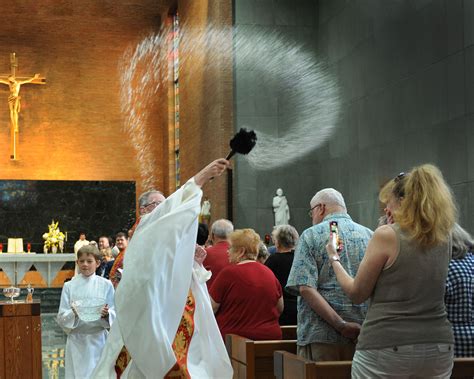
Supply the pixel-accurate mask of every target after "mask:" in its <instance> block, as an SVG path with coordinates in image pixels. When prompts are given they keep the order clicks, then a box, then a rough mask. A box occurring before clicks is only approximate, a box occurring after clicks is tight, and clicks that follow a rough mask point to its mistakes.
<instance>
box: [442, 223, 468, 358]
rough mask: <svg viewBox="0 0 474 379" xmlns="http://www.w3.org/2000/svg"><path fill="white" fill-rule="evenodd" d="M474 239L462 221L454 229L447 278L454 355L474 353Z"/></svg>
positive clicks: (463, 355)
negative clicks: (461, 225) (462, 225)
mask: <svg viewBox="0 0 474 379" xmlns="http://www.w3.org/2000/svg"><path fill="white" fill-rule="evenodd" d="M473 247H474V240H473V239H472V237H471V236H470V234H469V233H468V232H466V231H465V230H464V229H463V228H461V227H460V226H459V225H458V224H456V225H455V226H454V229H453V259H451V262H449V271H448V280H447V281H446V294H445V296H444V300H445V302H446V310H447V312H448V320H449V321H451V324H452V325H453V332H454V356H455V357H474V293H473V291H472V289H473V283H474V254H473V253H472V252H473Z"/></svg>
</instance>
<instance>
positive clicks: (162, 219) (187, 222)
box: [93, 179, 233, 379]
mask: <svg viewBox="0 0 474 379" xmlns="http://www.w3.org/2000/svg"><path fill="white" fill-rule="evenodd" d="M201 196H202V191H201V190H200V188H199V187H198V186H197V185H196V184H195V183H194V180H193V179H191V180H190V181H188V182H187V183H186V184H185V185H184V186H183V187H182V188H181V189H179V190H178V191H176V192H175V193H174V194H172V195H171V196H170V197H168V198H167V199H166V200H165V201H164V202H163V203H161V204H160V205H159V206H158V207H157V208H156V209H155V210H154V211H153V212H151V213H150V214H148V215H145V216H143V217H142V219H141V221H140V223H139V225H138V227H137V229H136V230H135V233H134V235H133V238H132V239H131V241H130V244H129V246H128V248H127V253H126V254H125V260H124V270H123V275H122V280H121V282H120V284H119V286H118V287H117V291H116V295H115V303H116V309H117V321H116V322H115V324H114V325H113V327H112V329H111V333H110V335H109V339H108V341H107V344H106V347H105V349H104V351H103V354H102V356H101V359H100V361H99V364H98V365H97V367H96V370H95V371H94V373H93V377H94V378H114V377H115V371H114V365H115V361H116V359H117V357H118V355H119V353H120V350H121V348H122V346H124V345H125V346H126V348H127V350H128V351H129V353H130V355H131V357H132V362H131V363H130V364H129V365H128V367H127V370H126V371H125V373H124V375H123V377H125V378H126V377H129V378H163V377H164V376H165V375H166V373H168V371H169V370H170V369H171V367H173V365H174V364H175V362H176V358H175V355H174V352H173V349H172V343H173V340H174V337H175V334H176V331H177V329H178V326H179V323H180V321H181V316H182V314H183V311H184V306H185V303H186V299H187V295H188V291H189V289H190V288H191V290H192V292H193V295H194V298H195V301H196V310H195V313H194V322H195V325H194V334H193V337H192V339H191V345H190V350H189V354H188V370H189V373H190V375H191V377H192V378H206V379H208V378H219V379H225V378H232V373H233V371H232V366H231V364H230V361H229V358H228V355H227V352H226V350H225V346H224V343H223V341H222V337H221V335H220V332H219V329H218V326H217V322H216V320H215V318H214V313H213V311H212V306H211V303H210V298H209V294H208V292H207V287H206V284H205V280H206V279H205V273H204V274H203V272H202V270H203V269H201V268H200V266H198V265H195V266H194V270H193V265H194V249H195V243H196V236H197V226H198V224H197V218H198V214H199V211H200V201H201Z"/></svg>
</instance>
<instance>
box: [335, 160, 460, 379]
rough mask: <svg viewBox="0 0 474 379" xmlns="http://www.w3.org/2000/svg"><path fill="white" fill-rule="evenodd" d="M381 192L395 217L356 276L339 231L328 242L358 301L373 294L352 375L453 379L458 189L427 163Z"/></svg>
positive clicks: (371, 245)
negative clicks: (450, 279) (451, 313)
mask: <svg viewBox="0 0 474 379" xmlns="http://www.w3.org/2000/svg"><path fill="white" fill-rule="evenodd" d="M379 198H380V200H381V201H382V202H383V203H385V204H387V207H386V213H387V217H388V222H389V223H390V222H392V221H393V222H394V223H391V224H389V225H383V226H380V227H379V228H378V229H377V230H376V231H375V233H374V235H373V237H372V239H371V240H370V242H369V244H368V246H367V250H366V253H365V256H364V258H363V260H362V262H361V264H360V266H359V270H358V271H357V275H356V277H355V278H352V277H351V276H349V275H348V274H347V272H346V271H345V270H344V268H343V266H342V265H341V262H340V260H339V253H338V252H337V251H336V249H335V246H334V245H335V243H334V239H333V238H332V237H333V236H331V242H330V243H328V245H327V246H326V249H327V251H328V256H329V259H330V261H331V266H332V269H333V270H334V273H335V275H336V277H337V280H338V282H339V284H340V285H341V287H342V289H343V290H344V292H345V293H346V294H347V295H348V296H349V297H350V298H351V299H352V301H353V302H354V303H356V304H357V303H362V302H364V301H365V300H367V299H368V298H369V297H370V298H371V301H370V305H369V309H368V312H367V317H366V319H365V321H364V323H363V325H362V329H361V332H360V335H359V339H358V342H357V347H356V353H355V355H354V359H353V363H352V377H353V378H375V377H377V378H388V377H397V378H411V377H423V378H428V377H430V378H431V377H437V378H449V376H450V374H451V370H452V368H453V349H454V347H453V343H454V338H453V331H452V328H451V325H450V323H449V321H448V318H447V314H446V307H445V304H444V291H445V284H446V278H447V275H448V266H449V260H450V257H451V243H450V233H451V230H452V228H453V226H454V222H455V219H456V207H455V205H454V200H453V197H452V194H451V190H450V189H449V187H448V185H447V184H446V182H445V181H444V179H443V176H442V174H441V172H440V171H439V170H438V169H437V168H436V167H435V166H433V165H422V166H418V167H415V168H413V170H412V171H411V172H410V173H408V174H400V175H398V176H397V177H396V178H394V179H393V180H391V181H390V182H389V183H387V185H386V186H385V187H384V188H383V189H382V191H381V193H380V196H379ZM341 253H347V254H350V252H345V251H344V249H343V251H342V252H341Z"/></svg>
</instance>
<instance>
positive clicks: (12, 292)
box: [3, 286, 20, 304]
mask: <svg viewBox="0 0 474 379" xmlns="http://www.w3.org/2000/svg"><path fill="white" fill-rule="evenodd" d="M3 295H4V296H5V297H9V298H10V300H11V303H12V304H13V303H15V300H13V299H14V298H15V297H18V296H20V289H19V288H17V287H13V286H11V287H7V288H4V289H3Z"/></svg>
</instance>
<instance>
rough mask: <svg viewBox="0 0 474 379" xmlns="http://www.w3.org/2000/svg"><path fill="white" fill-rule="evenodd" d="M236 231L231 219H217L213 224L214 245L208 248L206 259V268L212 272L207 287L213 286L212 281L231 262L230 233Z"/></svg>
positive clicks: (212, 240)
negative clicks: (229, 251)
mask: <svg viewBox="0 0 474 379" xmlns="http://www.w3.org/2000/svg"><path fill="white" fill-rule="evenodd" d="M233 231H234V225H232V223H231V222H230V221H229V220H226V219H220V220H216V221H214V222H213V223H212V225H211V235H210V240H211V242H212V246H209V247H207V248H206V252H207V257H206V259H205V260H204V268H205V269H206V270H208V271H210V272H211V273H212V276H211V278H210V279H209V280H208V281H207V288H209V289H210V288H211V286H212V283H214V280H215V279H216V278H217V275H218V274H219V272H220V271H221V270H222V269H223V268H224V267H226V266H228V265H229V264H230V263H229V254H228V253H227V250H229V235H230V233H232V232H233Z"/></svg>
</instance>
